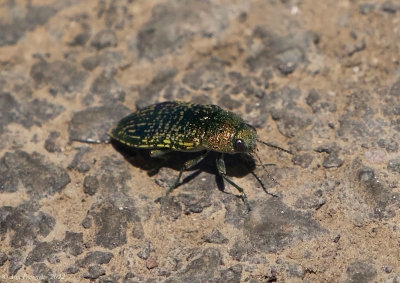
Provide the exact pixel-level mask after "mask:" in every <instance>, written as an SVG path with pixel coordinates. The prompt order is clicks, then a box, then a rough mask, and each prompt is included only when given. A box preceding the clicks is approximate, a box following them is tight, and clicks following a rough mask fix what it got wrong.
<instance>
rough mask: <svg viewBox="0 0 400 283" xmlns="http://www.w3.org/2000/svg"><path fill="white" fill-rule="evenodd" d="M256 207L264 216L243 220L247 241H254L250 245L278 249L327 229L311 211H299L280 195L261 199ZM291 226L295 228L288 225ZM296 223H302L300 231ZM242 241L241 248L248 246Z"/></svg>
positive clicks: (266, 250) (261, 248)
mask: <svg viewBox="0 0 400 283" xmlns="http://www.w3.org/2000/svg"><path fill="white" fill-rule="evenodd" d="M257 209H259V211H258V212H257V213H258V214H259V215H262V216H263V217H261V218H260V219H257V220H256V221H254V220H252V219H251V218H250V219H249V220H248V221H246V222H244V231H245V233H246V236H247V237H248V242H249V243H251V245H250V246H248V249H249V248H251V249H257V250H258V251H265V252H276V251H279V250H282V249H284V248H285V246H287V245H291V244H292V243H294V242H297V241H299V240H301V241H305V239H310V238H311V237H316V236H318V235H320V234H321V233H324V232H325V229H324V228H323V227H321V225H320V224H319V222H318V221H315V220H314V219H313V218H312V215H311V214H309V213H304V212H301V211H296V210H294V209H292V208H290V207H288V206H287V205H286V204H284V203H283V202H282V201H281V200H280V199H279V198H270V199H268V200H267V201H262V202H261V201H260V202H258V208H257ZM228 213H229V211H228ZM283 227H285V228H283ZM288 227H292V228H289V229H287V228H288ZM295 227H302V229H301V231H299V230H297V228H295ZM239 244H240V245H241V246H240V248H241V249H243V248H245V247H242V246H244V243H243V241H241V242H240V243H239Z"/></svg>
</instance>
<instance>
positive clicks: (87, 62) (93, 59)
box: [82, 56, 100, 71]
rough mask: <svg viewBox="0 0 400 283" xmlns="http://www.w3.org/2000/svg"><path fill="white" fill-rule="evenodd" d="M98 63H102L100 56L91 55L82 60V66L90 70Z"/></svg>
mask: <svg viewBox="0 0 400 283" xmlns="http://www.w3.org/2000/svg"><path fill="white" fill-rule="evenodd" d="M98 65H100V56H89V57H86V58H85V59H83V61H82V67H83V68H85V70H88V71H92V70H94V69H95V68H96V67H97V66H98Z"/></svg>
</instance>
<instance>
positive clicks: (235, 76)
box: [228, 72, 243, 82]
mask: <svg viewBox="0 0 400 283" xmlns="http://www.w3.org/2000/svg"><path fill="white" fill-rule="evenodd" d="M228 77H229V79H230V80H231V81H233V82H238V81H239V80H240V79H242V77H243V76H242V74H241V73H239V72H229V73H228Z"/></svg>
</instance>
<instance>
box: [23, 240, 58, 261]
mask: <svg viewBox="0 0 400 283" xmlns="http://www.w3.org/2000/svg"><path fill="white" fill-rule="evenodd" d="M60 251H62V242H61V241H56V240H55V241H52V242H39V243H37V244H36V246H35V247H34V248H33V250H32V251H31V252H30V253H29V254H28V256H27V257H26V260H25V264H26V265H31V264H33V263H35V262H41V261H44V260H45V259H47V258H48V257H50V256H51V255H53V254H56V253H58V252H60Z"/></svg>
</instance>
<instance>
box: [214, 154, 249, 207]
mask: <svg viewBox="0 0 400 283" xmlns="http://www.w3.org/2000/svg"><path fill="white" fill-rule="evenodd" d="M216 162H217V169H218V173H219V174H220V175H221V177H222V178H223V179H224V180H225V181H227V182H228V183H229V184H231V185H232V186H234V187H235V188H236V189H237V190H238V191H239V193H240V196H241V197H242V200H243V202H244V203H245V205H246V206H247V209H248V210H249V211H250V210H251V208H250V204H249V201H248V199H247V196H246V194H245V192H244V190H243V189H242V188H241V187H240V186H239V185H237V184H236V183H235V182H233V181H232V180H231V179H229V178H228V177H227V176H226V167H225V161H224V154H223V153H222V154H221V155H220V157H219V158H218V159H217V160H216Z"/></svg>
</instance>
